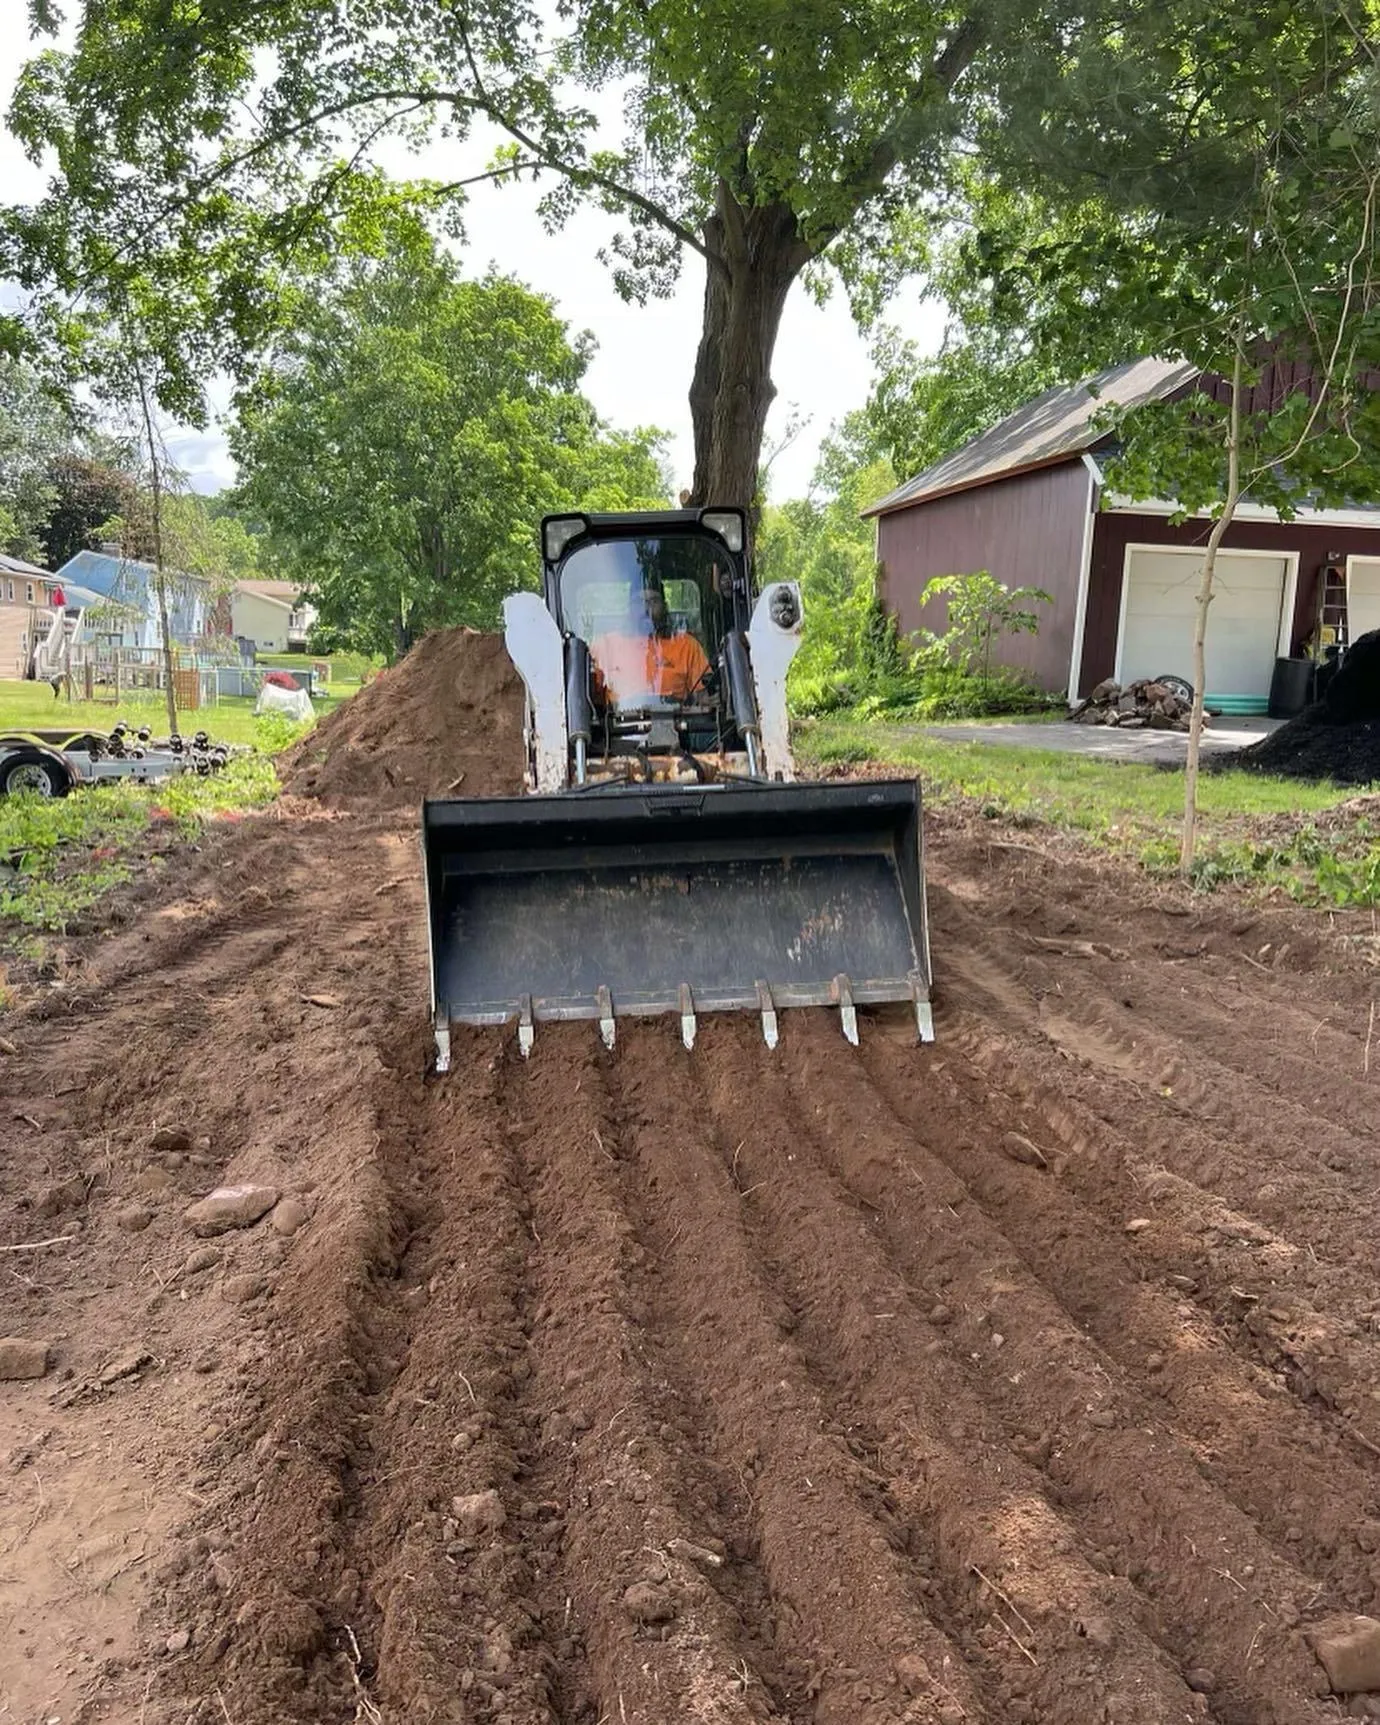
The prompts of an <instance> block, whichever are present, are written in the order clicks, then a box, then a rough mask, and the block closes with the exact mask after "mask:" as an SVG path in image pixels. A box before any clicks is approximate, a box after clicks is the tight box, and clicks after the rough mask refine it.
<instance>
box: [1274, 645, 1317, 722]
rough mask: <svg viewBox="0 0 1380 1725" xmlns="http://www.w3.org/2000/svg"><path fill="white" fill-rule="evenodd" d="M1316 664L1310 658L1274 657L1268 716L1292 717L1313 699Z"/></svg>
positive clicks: (1277, 717)
mask: <svg viewBox="0 0 1380 1725" xmlns="http://www.w3.org/2000/svg"><path fill="white" fill-rule="evenodd" d="M1317 669H1318V667H1317V665H1316V664H1315V663H1314V662H1313V660H1312V659H1276V660H1275V674H1274V676H1273V677H1271V678H1270V708H1269V711H1270V717H1271V718H1272V719H1292V718H1293V717H1294V715H1295V714H1296V713H1301V712H1302V711H1303V709H1304V708H1305V707H1306V706H1308V705H1309V703H1310V702H1311V701H1312V700H1313V679H1314V677H1315V676H1316V674H1317Z"/></svg>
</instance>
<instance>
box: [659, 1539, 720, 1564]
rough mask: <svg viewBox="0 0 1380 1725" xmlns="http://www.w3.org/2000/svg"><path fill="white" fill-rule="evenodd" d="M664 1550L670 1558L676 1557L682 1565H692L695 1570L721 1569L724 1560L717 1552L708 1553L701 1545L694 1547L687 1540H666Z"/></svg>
mask: <svg viewBox="0 0 1380 1725" xmlns="http://www.w3.org/2000/svg"><path fill="white" fill-rule="evenodd" d="M666 1549H667V1551H669V1552H670V1554H671V1556H672V1557H678V1558H680V1559H681V1561H682V1562H683V1563H693V1564H694V1566H695V1568H696V1569H722V1568H723V1566H724V1560H723V1558H722V1557H721V1556H720V1555H719V1553H718V1552H717V1551H710V1550H709V1549H708V1548H707V1547H705V1546H703V1545H694V1544H692V1543H691V1541H690V1540H688V1539H668V1540H667V1541H666Z"/></svg>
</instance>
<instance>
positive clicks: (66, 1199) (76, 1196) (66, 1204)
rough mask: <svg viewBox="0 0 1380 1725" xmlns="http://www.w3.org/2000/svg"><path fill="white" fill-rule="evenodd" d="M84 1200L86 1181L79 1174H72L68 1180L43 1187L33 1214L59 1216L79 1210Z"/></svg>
mask: <svg viewBox="0 0 1380 1725" xmlns="http://www.w3.org/2000/svg"><path fill="white" fill-rule="evenodd" d="M86 1198H87V1187H86V1181H85V1180H83V1179H82V1177H81V1175H80V1174H74V1175H73V1176H72V1178H71V1179H70V1180H59V1181H58V1183H57V1184H56V1185H54V1186H45V1187H44V1188H43V1190H42V1191H41V1192H40V1193H39V1195H38V1197H37V1199H36V1200H35V1202H34V1212H35V1214H36V1215H39V1216H61V1215H62V1214H63V1213H64V1212H65V1211H68V1210H80V1209H81V1207H82V1205H83V1204H85V1202H86Z"/></svg>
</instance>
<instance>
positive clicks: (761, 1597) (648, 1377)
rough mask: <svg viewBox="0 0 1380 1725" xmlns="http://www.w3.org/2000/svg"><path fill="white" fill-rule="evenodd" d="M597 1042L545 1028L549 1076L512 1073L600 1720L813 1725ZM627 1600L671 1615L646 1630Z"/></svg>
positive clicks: (543, 1358)
mask: <svg viewBox="0 0 1380 1725" xmlns="http://www.w3.org/2000/svg"><path fill="white" fill-rule="evenodd" d="M587 1029H588V1027H583V1026H568V1027H559V1028H553V1029H551V1030H550V1031H544V1033H543V1042H544V1044H545V1045H547V1046H546V1047H545V1048H544V1050H543V1053H544V1055H545V1058H546V1060H547V1061H548V1062H550V1064H546V1065H544V1064H543V1063H542V1061H541V1059H540V1058H539V1059H536V1060H534V1062H533V1064H532V1066H531V1067H526V1066H521V1065H520V1064H519V1063H514V1064H513V1069H512V1072H511V1080H510V1082H511V1087H512V1095H513V1097H514V1105H513V1112H512V1115H511V1117H510V1119H509V1122H508V1127H507V1129H508V1131H509V1133H510V1135H511V1139H512V1144H513V1150H514V1154H515V1157H516V1158H517V1160H518V1162H519V1164H520V1166H521V1167H522V1168H523V1169H524V1170H525V1175H526V1187H525V1189H526V1192H527V1194H528V1196H529V1198H530V1200H531V1204H532V1217H531V1221H532V1228H533V1232H534V1235H536V1236H538V1237H539V1239H540V1242H541V1243H540V1248H539V1250H538V1252H537V1254H536V1258H535V1261H536V1262H537V1264H538V1265H539V1266H540V1271H539V1276H538V1282H537V1289H536V1291H537V1293H538V1295H539V1296H540V1299H541V1305H540V1306H539V1308H538V1316H539V1318H540V1320H541V1327H540V1332H539V1337H538V1339H537V1341H536V1346H535V1353H536V1369H535V1374H534V1378H535V1382H536V1384H537V1386H538V1388H539V1391H540V1394H541V1398H542V1402H543V1405H544V1406H545V1407H546V1409H547V1413H546V1431H547V1434H548V1437H549V1439H551V1440H554V1443H555V1445H556V1446H557V1447H558V1448H559V1449H560V1451H561V1460H560V1463H559V1466H558V1470H557V1472H556V1474H555V1475H554V1476H553V1484H554V1485H555V1487H556V1489H557V1491H558V1492H559V1494H560V1496H561V1501H563V1502H566V1503H568V1504H569V1505H570V1509H569V1514H568V1519H567V1528H566V1539H565V1542H564V1560H565V1570H564V1573H565V1576H566V1582H565V1585H567V1586H568V1587H569V1589H570V1593H571V1597H573V1598H574V1599H575V1601H576V1603H577V1606H578V1607H579V1609H578V1610H577V1612H576V1616H577V1619H578V1620H580V1621H582V1623H583V1625H584V1635H585V1640H586V1644H587V1649H588V1656H589V1664H590V1671H591V1680H592V1687H593V1690H594V1693H595V1694H596V1695H597V1697H598V1704H599V1708H600V1716H603V1715H604V1714H605V1713H606V1714H607V1716H608V1717H610V1718H619V1719H622V1718H624V1717H626V1718H627V1719H628V1720H629V1721H636V1720H641V1721H645V1722H647V1725H651V1722H652V1721H656V1720H659V1719H662V1718H666V1717H685V1718H687V1719H697V1720H698V1719H704V1720H707V1721H723V1722H724V1725H730V1722H740V1721H746V1720H749V1719H762V1718H787V1719H792V1720H794V1719H797V1718H800V1719H802V1720H803V1718H804V1717H806V1715H805V1714H802V1713H799V1712H798V1711H797V1709H796V1707H795V1706H794V1705H793V1704H792V1700H791V1695H792V1691H793V1689H794V1691H795V1692H796V1693H799V1692H800V1691H801V1690H803V1687H804V1680H805V1679H804V1673H805V1663H806V1662H805V1660H804V1656H803V1655H802V1654H800V1653H798V1652H796V1653H793V1652H792V1650H791V1648H790V1645H789V1642H787V1644H786V1645H784V1646H783V1645H782V1643H781V1640H780V1639H779V1638H778V1636H777V1635H776V1634H775V1633H773V1631H774V1628H775V1625H773V1624H772V1622H771V1616H770V1613H771V1602H770V1598H769V1593H768V1589H767V1587H766V1585H765V1583H764V1581H763V1579H762V1577H761V1574H760V1572H759V1570H758V1568H757V1566H756V1565H755V1563H754V1562H753V1558H752V1550H751V1541H750V1540H749V1539H747V1538H746V1537H745V1536H744V1531H743V1523H742V1519H741V1516H740V1515H739V1514H738V1513H737V1505H736V1500H737V1498H738V1495H739V1494H738V1491H737V1488H736V1485H735V1484H734V1483H733V1482H732V1481H731V1479H730V1476H729V1474H728V1471H727V1470H726V1469H725V1468H724V1466H723V1465H722V1458H721V1457H718V1456H717V1455H716V1452H715V1447H714V1445H713V1443H712V1441H711V1440H710V1438H709V1437H708V1435H707V1433H706V1430H705V1426H704V1410H703V1408H702V1407H701V1406H699V1405H697V1403H696V1402H695V1400H694V1399H693V1398H687V1397H685V1396H684V1395H683V1394H682V1393H681V1392H680V1390H679V1388H678V1386H677V1382H676V1378H677V1367H678V1363H679V1362H678V1361H677V1360H676V1359H675V1358H674V1357H672V1356H671V1354H670V1353H669V1351H668V1350H667V1348H666V1347H665V1345H664V1337H663V1336H662V1335H661V1333H660V1330H659V1327H658V1325H657V1323H656V1321H655V1314H656V1312H657V1311H658V1310H659V1309H660V1307H661V1304H662V1303H663V1302H664V1299H665V1297H666V1293H665V1287H664V1282H663V1271H662V1267H661V1265H660V1263H659V1261H658V1260H657V1259H656V1258H655V1256H654V1255H653V1254H652V1253H651V1252H650V1251H649V1249H648V1243H647V1242H646V1240H645V1239H644V1238H643V1237H642V1236H641V1234H640V1233H639V1230H638V1229H637V1227H636V1225H635V1223H634V1220H633V1219H632V1217H631V1216H630V1215H629V1213H628V1210H627V1208H626V1205H625V1203H624V1200H623V1193H622V1183H621V1179H620V1170H621V1167H622V1164H623V1161H624V1158H625V1156H626V1154H627V1152H626V1132H627V1127H626V1123H625V1119H624V1115H623V1104H622V1099H621V1095H620V1094H615V1093H612V1092H610V1090H609V1089H608V1087H607V1084H606V1075H605V1071H604V1068H603V1066H602V1064H601V1057H600V1056H599V1055H598V1054H597V1053H596V1051H595V1049H594V1048H593V1047H592V1046H591V1044H590V1038H589V1037H588V1035H587ZM557 1049H559V1052H558V1053H557V1052H556V1050H557ZM553 1053H554V1054H555V1058H554V1059H553V1058H552V1055H553ZM630 1587H632V1588H636V1589H641V1590H642V1592H643V1594H644V1595H647V1590H648V1589H651V1590H652V1593H651V1594H650V1595H647V1598H648V1602H649V1603H650V1604H658V1608H659V1602H669V1603H671V1604H673V1605H674V1610H675V1616H674V1618H673V1619H670V1620H669V1621H668V1622H666V1623H665V1624H664V1625H660V1626H658V1625H657V1624H655V1623H642V1624H639V1623H638V1622H637V1616H636V1613H630V1611H629V1608H628V1604H627V1600H626V1595H627V1590H628V1589H629V1588H630ZM649 1615H650V1613H649ZM630 1617H631V1621H630Z"/></svg>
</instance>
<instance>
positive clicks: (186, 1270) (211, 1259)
mask: <svg viewBox="0 0 1380 1725" xmlns="http://www.w3.org/2000/svg"><path fill="white" fill-rule="evenodd" d="M219 1262H220V1253H219V1251H218V1250H217V1249H216V1247H214V1246H198V1247H197V1249H196V1251H195V1252H190V1253H189V1254H188V1256H187V1262H186V1263H185V1264H184V1265H183V1266H182V1274H183V1275H184V1276H196V1275H199V1274H200V1273H201V1271H203V1270H214V1269H215V1267H216V1265H217V1264H218V1263H219Z"/></svg>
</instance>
